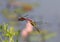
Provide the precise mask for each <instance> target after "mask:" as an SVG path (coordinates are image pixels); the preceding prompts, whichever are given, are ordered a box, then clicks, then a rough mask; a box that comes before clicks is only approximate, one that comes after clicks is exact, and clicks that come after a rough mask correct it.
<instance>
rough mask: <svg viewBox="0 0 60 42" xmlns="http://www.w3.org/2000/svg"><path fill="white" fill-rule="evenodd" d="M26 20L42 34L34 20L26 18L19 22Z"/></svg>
mask: <svg viewBox="0 0 60 42" xmlns="http://www.w3.org/2000/svg"><path fill="white" fill-rule="evenodd" d="M24 20H26V21H29V22H30V24H31V25H32V26H33V27H34V28H35V29H36V30H37V31H38V32H39V33H40V30H39V29H38V28H37V24H36V22H34V21H33V20H32V19H29V18H24V17H21V18H18V21H24Z"/></svg>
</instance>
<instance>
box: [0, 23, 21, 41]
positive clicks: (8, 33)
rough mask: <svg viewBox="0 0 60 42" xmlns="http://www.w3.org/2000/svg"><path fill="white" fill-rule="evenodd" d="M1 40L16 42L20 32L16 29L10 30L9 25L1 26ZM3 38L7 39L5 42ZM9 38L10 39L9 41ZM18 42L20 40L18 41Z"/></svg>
mask: <svg viewBox="0 0 60 42" xmlns="http://www.w3.org/2000/svg"><path fill="white" fill-rule="evenodd" d="M0 33H2V34H1V35H0V40H1V41H2V42H14V37H15V36H17V37H18V36H19V35H20V30H18V31H16V30H15V29H14V27H10V29H8V24H4V25H0ZM2 37H4V38H5V39H4V40H3V39H2ZM7 38H8V39H7ZM16 41H17V42H18V39H17V40H16Z"/></svg>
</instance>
